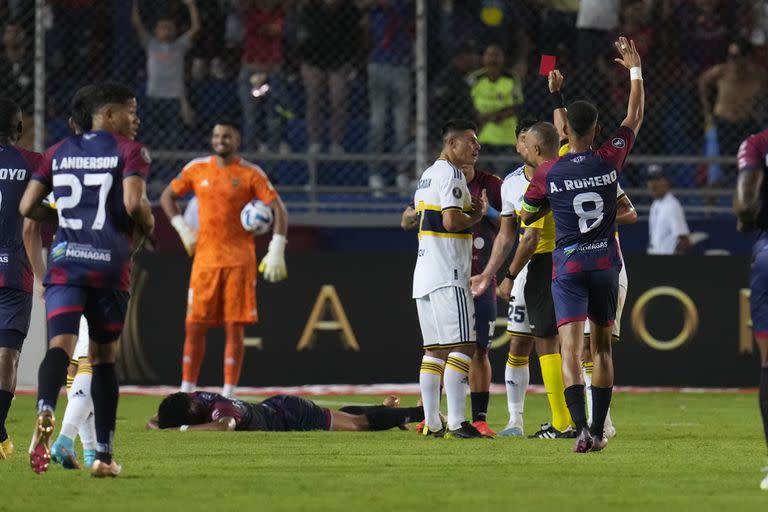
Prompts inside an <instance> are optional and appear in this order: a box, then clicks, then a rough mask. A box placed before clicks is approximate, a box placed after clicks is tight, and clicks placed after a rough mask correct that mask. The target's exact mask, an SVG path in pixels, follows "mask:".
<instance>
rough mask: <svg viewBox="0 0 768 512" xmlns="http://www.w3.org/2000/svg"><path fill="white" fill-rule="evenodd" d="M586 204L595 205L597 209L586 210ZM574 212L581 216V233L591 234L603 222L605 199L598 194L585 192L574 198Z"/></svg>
mask: <svg viewBox="0 0 768 512" xmlns="http://www.w3.org/2000/svg"><path fill="white" fill-rule="evenodd" d="M585 203H594V204H595V207H594V208H593V209H591V210H585V209H584V204H585ZM573 211H574V212H576V215H578V216H579V231H581V232H582V233H589V232H590V231H592V230H593V229H595V228H596V227H597V226H599V225H600V222H602V220H603V198H602V197H600V194H598V193H596V192H583V193H581V194H578V195H577V196H576V197H574V198H573Z"/></svg>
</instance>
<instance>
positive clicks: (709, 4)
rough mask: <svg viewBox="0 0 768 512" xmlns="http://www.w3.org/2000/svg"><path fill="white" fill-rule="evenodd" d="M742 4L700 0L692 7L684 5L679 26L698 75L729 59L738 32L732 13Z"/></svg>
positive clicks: (691, 62)
mask: <svg viewBox="0 0 768 512" xmlns="http://www.w3.org/2000/svg"><path fill="white" fill-rule="evenodd" d="M690 3H691V2H689V4H690ZM738 3H739V4H742V3H747V2H738ZM738 7H739V6H737V5H733V2H730V3H729V5H726V4H725V3H724V2H721V1H720V0H696V1H695V2H693V6H692V7H690V6H688V7H687V8H686V5H683V6H682V8H681V9H680V11H679V16H678V17H679V21H678V24H677V26H676V27H675V28H676V29H677V31H678V33H679V34H680V37H682V38H683V44H684V48H686V55H687V58H688V60H689V61H690V62H689V65H690V66H691V67H692V69H693V72H694V73H695V74H697V75H698V74H699V73H701V72H702V71H704V70H705V69H708V68H710V67H712V66H714V65H715V64H717V63H719V62H722V60H723V59H724V58H725V56H726V52H727V50H728V42H729V40H730V39H731V38H732V37H733V34H734V30H733V29H734V24H733V22H732V15H733V14H734V11H735V10H736V9H738Z"/></svg>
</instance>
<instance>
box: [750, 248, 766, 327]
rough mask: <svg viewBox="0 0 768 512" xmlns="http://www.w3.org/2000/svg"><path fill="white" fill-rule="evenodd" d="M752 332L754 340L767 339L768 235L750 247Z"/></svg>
mask: <svg viewBox="0 0 768 512" xmlns="http://www.w3.org/2000/svg"><path fill="white" fill-rule="evenodd" d="M750 288H751V289H752V294H751V299H750V305H751V310H752V332H753V333H754V335H755V338H760V339H765V338H768V235H762V236H761V237H760V238H758V239H757V241H756V242H755V245H754V246H753V247H752V277H751V282H750Z"/></svg>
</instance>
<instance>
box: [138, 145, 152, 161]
mask: <svg viewBox="0 0 768 512" xmlns="http://www.w3.org/2000/svg"><path fill="white" fill-rule="evenodd" d="M139 154H140V155H141V159H142V160H144V161H145V162H147V163H148V164H149V163H152V157H151V156H150V155H149V150H148V149H147V148H146V147H142V148H141V151H139Z"/></svg>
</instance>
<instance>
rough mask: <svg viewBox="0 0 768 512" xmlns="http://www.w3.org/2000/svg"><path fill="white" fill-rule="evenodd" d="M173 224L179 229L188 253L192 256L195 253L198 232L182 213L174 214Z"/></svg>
mask: <svg viewBox="0 0 768 512" xmlns="http://www.w3.org/2000/svg"><path fill="white" fill-rule="evenodd" d="M171 226H173V228H174V229H175V230H176V231H178V233H179V238H181V243H182V244H184V249H186V250H187V254H189V255H190V256H192V255H193V254H194V253H195V244H197V232H196V231H195V230H194V229H192V228H191V227H190V226H189V224H187V223H186V222H185V221H184V217H182V216H181V215H174V217H173V218H172V219H171Z"/></svg>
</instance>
